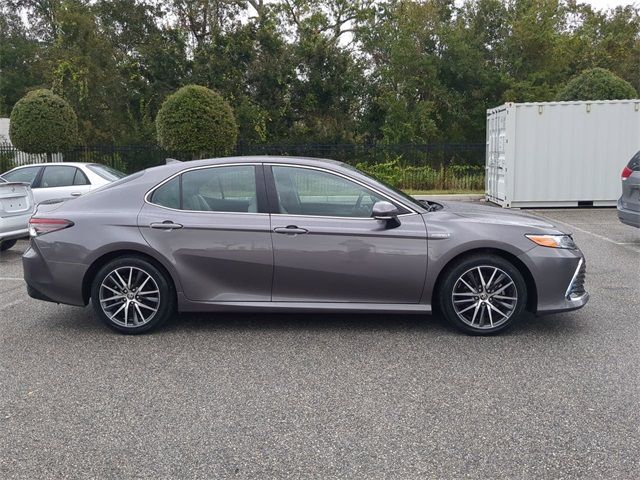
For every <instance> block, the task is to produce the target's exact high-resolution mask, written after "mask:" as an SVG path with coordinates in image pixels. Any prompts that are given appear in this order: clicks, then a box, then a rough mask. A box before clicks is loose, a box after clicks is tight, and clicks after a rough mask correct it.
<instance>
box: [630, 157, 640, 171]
mask: <svg viewBox="0 0 640 480" xmlns="http://www.w3.org/2000/svg"><path fill="white" fill-rule="evenodd" d="M627 167H628V168H629V170H633V171H634V172H637V171H640V152H638V153H636V154H635V155H634V156H633V157H632V158H631V160H630V161H629V165H627Z"/></svg>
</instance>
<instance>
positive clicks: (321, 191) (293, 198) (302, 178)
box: [272, 166, 388, 217]
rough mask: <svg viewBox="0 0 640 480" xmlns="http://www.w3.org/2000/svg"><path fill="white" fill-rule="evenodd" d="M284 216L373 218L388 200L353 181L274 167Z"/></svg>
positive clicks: (280, 205)
mask: <svg viewBox="0 0 640 480" xmlns="http://www.w3.org/2000/svg"><path fill="white" fill-rule="evenodd" d="M272 169H273V176H274V179H275V184H276V191H277V194H278V203H279V210H280V213H283V214H291V215H314V216H327V217H371V213H372V210H373V205H374V204H375V203H376V202H378V201H381V200H386V201H388V200H387V199H386V198H384V197H382V196H381V195H379V194H377V193H375V192H373V191H371V190H369V189H368V188H366V187H363V186H361V185H359V184H357V183H355V182H352V181H351V180H347V179H346V178H343V177H340V176H338V175H334V174H331V173H327V172H323V171H320V170H312V169H307V168H296V167H281V166H273V167H272Z"/></svg>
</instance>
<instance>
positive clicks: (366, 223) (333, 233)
mask: <svg viewBox="0 0 640 480" xmlns="http://www.w3.org/2000/svg"><path fill="white" fill-rule="evenodd" d="M266 173H267V186H268V189H269V200H270V204H271V206H272V210H273V212H274V213H273V214H272V216H271V227H272V238H273V255H274V275H273V295H272V299H273V301H274V302H358V303H385V304H393V303H395V304H401V303H418V302H419V300H420V296H421V294H422V288H423V285H424V280H425V275H426V272H427V238H426V227H425V224H424V221H423V219H422V216H421V215H419V214H417V213H415V212H412V211H410V210H409V209H408V208H405V207H403V206H401V205H399V204H398V205H397V206H398V207H399V208H401V209H402V210H403V214H402V215H401V216H400V217H399V220H400V225H399V226H397V227H396V228H388V225H387V223H386V222H384V221H381V220H376V219H374V218H371V212H372V208H373V204H374V203H376V202H377V201H380V200H385V201H392V202H393V200H391V199H389V198H387V197H385V196H384V195H382V194H380V193H377V192H375V191H373V190H371V189H369V188H367V187H366V186H364V185H362V184H360V183H358V182H356V181H354V180H353V179H350V178H348V177H346V176H343V175H340V174H337V173H335V172H330V171H327V170H324V169H318V168H315V167H302V166H293V165H275V164H274V165H272V166H270V168H269V169H268V170H266Z"/></svg>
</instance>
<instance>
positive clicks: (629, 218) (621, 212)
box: [618, 200, 640, 228]
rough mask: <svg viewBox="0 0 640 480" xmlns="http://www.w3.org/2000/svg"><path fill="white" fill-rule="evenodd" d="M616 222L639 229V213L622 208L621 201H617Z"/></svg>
mask: <svg viewBox="0 0 640 480" xmlns="http://www.w3.org/2000/svg"><path fill="white" fill-rule="evenodd" d="M618 220H620V221H621V222H622V223H624V224H626V225H630V226H632V227H636V228H640V211H637V210H629V209H628V208H623V207H622V200H618Z"/></svg>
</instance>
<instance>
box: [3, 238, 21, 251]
mask: <svg viewBox="0 0 640 480" xmlns="http://www.w3.org/2000/svg"><path fill="white" fill-rule="evenodd" d="M17 242H18V240H3V241H2V242H0V252H5V251H7V250H9V249H10V248H11V247H13V246H14V245H15V244H16V243H17Z"/></svg>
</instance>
